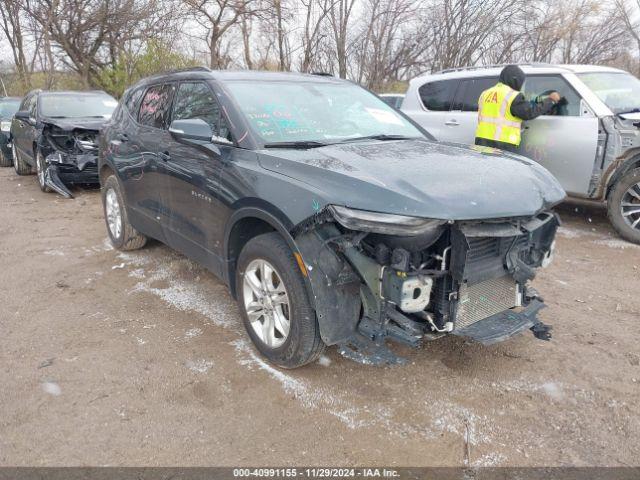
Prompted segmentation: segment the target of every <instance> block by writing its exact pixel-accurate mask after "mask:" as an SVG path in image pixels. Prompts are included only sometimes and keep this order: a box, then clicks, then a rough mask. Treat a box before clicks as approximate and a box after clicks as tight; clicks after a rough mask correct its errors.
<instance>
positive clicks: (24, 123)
mask: <svg viewBox="0 0 640 480" xmlns="http://www.w3.org/2000/svg"><path fill="white" fill-rule="evenodd" d="M36 97H37V95H36V94H31V95H29V96H27V97H25V99H24V100H23V101H22V104H21V105H20V111H28V112H29V116H30V117H31V119H29V120H23V119H20V118H15V117H14V118H13V121H12V129H11V130H12V136H13V144H14V145H15V147H16V150H18V154H19V155H20V156H21V158H23V159H30V158H31V156H32V155H33V151H32V150H33V149H32V143H33V140H30V138H31V137H32V136H33V135H32V134H31V132H32V130H33V128H34V127H35V107H36ZM31 123H33V125H31ZM29 163H32V161H29Z"/></svg>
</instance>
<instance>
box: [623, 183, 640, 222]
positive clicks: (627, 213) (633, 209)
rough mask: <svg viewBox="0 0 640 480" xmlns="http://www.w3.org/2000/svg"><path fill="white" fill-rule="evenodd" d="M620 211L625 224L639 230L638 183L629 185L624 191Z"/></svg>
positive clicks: (639, 187) (639, 203) (639, 185)
mask: <svg viewBox="0 0 640 480" xmlns="http://www.w3.org/2000/svg"><path fill="white" fill-rule="evenodd" d="M620 212H621V213H622V218H624V221H625V222H626V223H627V225H629V226H630V227H631V228H635V229H637V230H640V183H635V184H633V185H631V186H630V187H629V188H628V189H627V191H626V192H625V193H624V195H623V196H622V202H621V203H620Z"/></svg>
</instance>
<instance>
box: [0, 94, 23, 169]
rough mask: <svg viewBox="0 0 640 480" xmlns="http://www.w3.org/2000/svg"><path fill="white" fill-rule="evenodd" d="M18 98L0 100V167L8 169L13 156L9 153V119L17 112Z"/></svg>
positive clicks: (11, 163)
mask: <svg viewBox="0 0 640 480" xmlns="http://www.w3.org/2000/svg"><path fill="white" fill-rule="evenodd" d="M19 106H20V98H18V97H2V98H0V167H10V166H11V165H13V154H12V153H11V119H12V118H13V115H14V114H15V113H16V112H17V111H18V107H19Z"/></svg>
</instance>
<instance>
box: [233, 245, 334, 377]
mask: <svg viewBox="0 0 640 480" xmlns="http://www.w3.org/2000/svg"><path fill="white" fill-rule="evenodd" d="M236 286H237V291H238V304H239V306H240V311H241V312H242V318H243V321H244V326H245V328H246V330H247V333H248V334H249V337H250V338H251V341H252V342H253V343H254V345H255V346H256V348H257V349H258V350H259V351H260V353H261V354H262V355H264V356H265V357H266V358H267V359H268V360H269V361H270V362H271V363H273V364H275V365H277V366H279V367H283V368H296V367H301V366H302V365H306V364H308V363H311V362H313V361H315V360H317V359H318V358H319V357H320V355H321V354H322V352H323V351H324V348H325V344H324V342H323V341H322V339H321V338H320V328H319V326H318V321H317V319H316V315H315V312H314V311H313V309H312V308H311V305H310V303H309V298H308V297H307V291H306V288H305V284H304V279H303V277H302V273H301V272H300V268H299V266H298V264H297V262H296V260H295V258H294V256H293V252H292V251H291V249H290V248H289V246H288V245H287V243H286V242H285V241H284V239H283V238H282V237H281V236H280V235H279V234H277V233H267V234H264V235H259V236H257V237H255V238H253V239H251V240H250V241H249V242H247V244H246V245H245V247H244V248H243V249H242V252H241V253H240V257H239V259H238V268H237V270H236Z"/></svg>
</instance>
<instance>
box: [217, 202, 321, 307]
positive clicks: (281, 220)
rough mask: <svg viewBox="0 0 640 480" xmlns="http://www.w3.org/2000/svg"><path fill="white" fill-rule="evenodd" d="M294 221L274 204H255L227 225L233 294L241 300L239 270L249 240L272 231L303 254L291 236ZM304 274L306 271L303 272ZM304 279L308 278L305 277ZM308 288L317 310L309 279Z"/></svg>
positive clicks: (227, 257) (226, 251) (229, 281)
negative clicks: (237, 275) (238, 287)
mask: <svg viewBox="0 0 640 480" xmlns="http://www.w3.org/2000/svg"><path fill="white" fill-rule="evenodd" d="M292 227H293V225H292V223H291V221H290V220H289V219H288V218H287V217H286V216H285V215H284V213H282V212H281V211H280V210H278V209H277V208H275V207H273V206H271V205H251V206H245V207H242V208H240V209H238V210H236V211H235V212H234V213H233V215H232V216H231V217H230V218H229V220H228V222H227V227H226V228H225V235H224V245H223V251H224V255H225V260H226V262H225V263H226V266H225V272H224V274H225V277H226V281H227V284H228V285H229V289H230V291H231V295H232V296H233V297H234V298H236V297H237V285H236V268H237V260H238V257H239V255H240V252H241V251H242V248H243V247H244V246H245V245H246V244H247V242H248V241H249V240H251V239H252V238H255V237H257V236H258V235H262V234H264V233H269V232H277V233H278V234H280V236H281V237H282V238H283V239H284V240H285V242H287V245H289V248H291V250H292V251H293V252H294V254H295V253H298V254H299V249H298V246H297V245H296V242H295V240H294V238H293V236H292V235H291V233H290V230H291V228H292ZM303 273H304V272H303ZM303 276H304V275H303ZM304 278H305V286H306V288H307V293H308V294H309V300H310V302H311V306H312V307H313V308H314V310H315V304H314V302H313V298H314V297H313V295H312V290H311V284H310V283H309V280H308V278H307V277H306V276H304Z"/></svg>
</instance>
